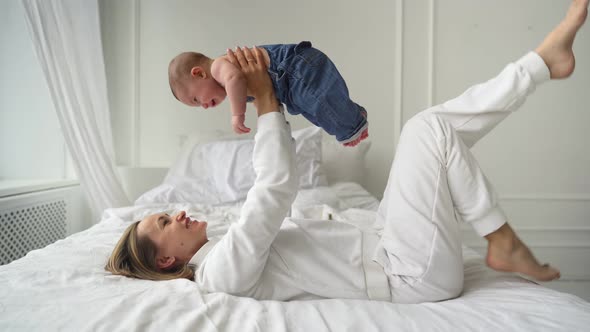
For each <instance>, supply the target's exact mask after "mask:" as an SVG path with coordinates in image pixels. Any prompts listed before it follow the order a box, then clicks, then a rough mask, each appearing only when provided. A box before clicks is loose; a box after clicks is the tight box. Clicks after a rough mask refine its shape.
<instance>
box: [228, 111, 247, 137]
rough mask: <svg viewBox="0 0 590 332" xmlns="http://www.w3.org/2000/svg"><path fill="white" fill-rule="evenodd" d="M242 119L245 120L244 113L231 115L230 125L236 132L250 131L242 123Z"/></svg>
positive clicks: (244, 132) (245, 132)
mask: <svg viewBox="0 0 590 332" xmlns="http://www.w3.org/2000/svg"><path fill="white" fill-rule="evenodd" d="M244 120H246V116H245V115H244V114H242V115H232V117H231V125H232V127H233V128H234V131H235V132H236V134H247V133H249V132H250V128H248V127H246V126H245V125H244Z"/></svg>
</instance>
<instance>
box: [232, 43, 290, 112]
mask: <svg viewBox="0 0 590 332" xmlns="http://www.w3.org/2000/svg"><path fill="white" fill-rule="evenodd" d="M227 58H228V60H229V61H230V62H231V63H232V64H234V65H235V66H236V67H238V68H240V69H241V70H242V72H243V73H244V76H245V77H246V80H247V82H248V91H250V93H251V94H252V96H253V97H254V98H255V100H254V106H256V110H257V112H258V116H261V115H262V114H266V113H269V112H278V111H279V103H278V101H277V99H276V96H275V93H274V89H273V87H272V82H271V80H270V76H269V75H268V72H267V71H266V70H267V68H266V63H265V62H264V57H263V55H262V51H260V49H258V48H257V47H253V48H252V49H249V48H247V47H243V48H236V50H235V51H232V50H230V49H228V50H227Z"/></svg>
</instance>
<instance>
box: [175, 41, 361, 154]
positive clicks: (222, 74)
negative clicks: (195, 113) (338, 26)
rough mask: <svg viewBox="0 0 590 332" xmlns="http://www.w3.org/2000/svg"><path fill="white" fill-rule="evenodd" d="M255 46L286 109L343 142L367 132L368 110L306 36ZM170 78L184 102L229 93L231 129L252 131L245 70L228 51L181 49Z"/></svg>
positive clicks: (203, 103)
mask: <svg viewBox="0 0 590 332" xmlns="http://www.w3.org/2000/svg"><path fill="white" fill-rule="evenodd" d="M258 47H259V50H260V51H262V54H263V55H264V58H265V60H266V65H267V67H268V74H269V76H270V78H271V81H272V84H273V87H274V90H275V94H276V96H277V98H278V99H279V100H280V102H281V103H283V104H285V105H286V106H287V111H288V112H289V113H291V114H293V115H295V114H302V115H303V116H304V117H305V118H306V119H308V120H309V121H311V123H313V124H314V125H316V126H318V127H321V128H323V129H324V130H325V131H326V132H327V133H328V134H330V135H333V136H335V137H336V139H337V140H338V142H340V143H342V144H343V145H345V146H355V145H357V144H358V143H359V142H360V141H362V140H363V139H365V138H367V137H368V136H369V134H368V125H369V124H368V122H367V111H366V110H365V109H364V108H363V107H362V106H360V105H358V104H356V103H355V102H353V101H352V100H350V97H349V96H348V88H347V87H346V83H345V82H344V79H343V78H342V76H341V75H340V73H339V72H338V70H337V69H336V66H335V65H334V63H332V61H331V60H330V59H329V58H328V57H327V56H326V55H325V54H324V53H322V52H321V51H319V50H317V49H315V48H313V47H312V46H311V43H310V42H307V41H304V42H301V43H299V44H276V45H262V46H258ZM247 60H248V61H254V59H247ZM168 79H169V82H170V88H171V89H172V93H173V94H174V97H176V99H178V100H179V101H181V102H182V103H184V104H186V105H188V106H196V107H203V108H209V107H215V106H217V105H219V104H220V103H221V102H222V101H223V100H224V99H225V97H226V96H228V98H229V102H230V106H231V111H232V126H233V129H234V131H235V132H236V133H239V134H243V133H247V132H249V131H250V128H247V127H246V126H245V125H244V119H245V113H246V102H248V101H251V100H252V98H251V97H249V96H248V91H247V88H246V79H245V77H244V75H243V73H242V72H241V70H240V69H239V68H238V67H236V66H235V65H233V64H232V63H231V62H230V61H229V60H228V58H227V56H225V55H224V56H221V57H218V58H215V59H211V58H209V57H207V56H205V55H203V54H200V53H195V52H184V53H181V54H179V55H178V56H176V57H175V58H174V59H172V61H171V62H170V65H169V67H168Z"/></svg>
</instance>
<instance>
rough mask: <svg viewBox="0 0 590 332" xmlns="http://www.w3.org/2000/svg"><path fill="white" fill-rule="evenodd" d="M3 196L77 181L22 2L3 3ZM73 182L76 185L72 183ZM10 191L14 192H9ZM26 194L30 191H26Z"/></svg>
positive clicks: (0, 123) (0, 102)
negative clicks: (22, 190)
mask: <svg viewBox="0 0 590 332" xmlns="http://www.w3.org/2000/svg"><path fill="white" fill-rule="evenodd" d="M0 22H1V23H0V24H1V27H2V28H1V29H0V43H1V45H2V52H0V73H2V74H1V75H0V197H2V196H6V195H7V193H8V194H15V193H17V192H18V191H19V189H18V188H19V187H29V189H28V190H30V186H31V185H43V184H47V183H52V184H53V185H52V186H55V185H56V183H60V182H63V181H64V180H68V179H69V180H72V179H75V175H74V174H73V170H72V167H71V162H70V161H69V156H68V153H67V149H66V147H65V144H64V139H63V135H62V132H61V129H60V125H59V121H58V119H57V114H56V112H55V109H54V107H53V103H52V101H51V96H50V93H49V89H48V88H47V84H46V82H45V77H44V75H43V72H42V69H41V66H40V65H39V62H38V60H37V57H36V54H35V51H34V49H33V45H32V42H31V38H30V35H29V29H28V27H27V24H26V21H25V15H24V9H23V7H22V3H21V2H20V1H19V0H6V1H0ZM66 182H69V183H71V181H66ZM7 190H8V191H7ZM25 190H26V189H25Z"/></svg>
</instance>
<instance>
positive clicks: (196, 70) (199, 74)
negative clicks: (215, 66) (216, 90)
mask: <svg viewBox="0 0 590 332" xmlns="http://www.w3.org/2000/svg"><path fill="white" fill-rule="evenodd" d="M191 76H192V77H196V78H207V73H206V72H205V70H203V67H199V66H196V67H193V68H191Z"/></svg>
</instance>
